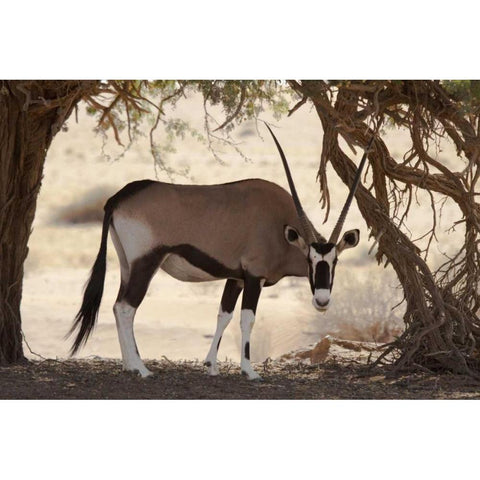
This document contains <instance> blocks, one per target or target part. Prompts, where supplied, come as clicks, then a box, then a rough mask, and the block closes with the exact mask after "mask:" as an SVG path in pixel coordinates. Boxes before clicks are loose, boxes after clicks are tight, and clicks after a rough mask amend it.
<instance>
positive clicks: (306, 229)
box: [264, 122, 318, 244]
mask: <svg viewBox="0 0 480 480" xmlns="http://www.w3.org/2000/svg"><path fill="white" fill-rule="evenodd" d="M264 123H265V122H264ZM265 125H266V127H267V128H268V131H269V132H270V134H271V135H272V137H273V140H274V141H275V145H276V146H277V148H278V152H279V153H280V158H281V159H282V163H283V167H284V168H285V173H286V175H287V180H288V186H289V187H290V192H291V194H292V198H293V203H294V204H295V208H296V209H297V214H298V218H299V220H300V223H301V225H302V228H303V233H304V235H306V240H307V243H308V244H311V243H313V242H318V239H317V236H316V234H315V232H314V231H313V230H312V228H311V226H310V222H309V221H308V219H307V215H306V214H305V212H304V211H303V208H302V204H301V203H300V199H299V198H298V194H297V189H296V188H295V184H294V183H293V178H292V174H291V173H290V168H289V166H288V162H287V159H286V158H285V154H284V153H283V150H282V147H281V146H280V144H279V143H278V140H277V137H275V135H274V134H273V132H272V129H271V128H270V127H269V126H268V124H267V123H265Z"/></svg>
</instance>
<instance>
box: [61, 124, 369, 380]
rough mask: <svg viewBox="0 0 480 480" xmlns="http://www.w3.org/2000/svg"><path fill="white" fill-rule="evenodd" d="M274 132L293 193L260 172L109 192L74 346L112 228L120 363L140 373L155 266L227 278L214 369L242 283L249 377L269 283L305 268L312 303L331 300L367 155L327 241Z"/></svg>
mask: <svg viewBox="0 0 480 480" xmlns="http://www.w3.org/2000/svg"><path fill="white" fill-rule="evenodd" d="M267 127H268V125H267ZM268 128H269V127H268ZM269 130H270V128H269ZM270 133H271V134H272V136H273V139H274V141H275V143H276V145H277V148H278V151H279V153H280V156H281V158H282V162H283V164H284V168H285V171H286V174H287V179H288V183H289V186H290V190H291V194H292V195H290V194H289V193H288V192H287V191H285V190H284V189H283V188H282V187H280V186H278V185H276V184H274V183H271V182H268V181H265V180H261V179H248V180H240V181H237V182H232V183H226V184H221V185H174V184H170V183H163V182H157V181H153V180H141V181H136V182H132V183H129V184H128V185H126V186H125V187H124V188H122V189H121V190H120V191H119V192H117V193H116V194H115V195H113V196H112V197H111V198H110V199H109V200H108V201H107V202H106V204H105V216H104V220H103V230H102V239H101V243H100V250H99V252H98V256H97V259H96V260H95V263H94V265H93V268H92V270H91V274H90V279H89V280H88V283H87V285H86V287H85V292H84V297H83V303H82V306H81V308H80V311H79V312H78V314H77V316H76V317H75V320H74V323H73V326H72V329H71V330H70V333H72V332H73V331H74V330H75V329H77V328H78V334H77V336H76V339H75V341H74V343H73V346H72V349H71V353H72V355H73V354H74V353H75V352H77V350H78V349H79V348H80V347H81V346H82V345H83V344H84V343H85V342H86V341H87V339H88V337H89V335H90V333H91V331H92V329H93V327H94V326H95V323H96V320H97V316H98V310H99V307H100V302H101V298H102V293H103V284H104V279H105V269H106V251H107V236H108V232H110V235H111V238H112V241H113V244H114V246H115V249H116V251H117V255H118V258H119V261H120V270H121V282H120V290H119V292H118V297H117V300H116V302H115V305H114V307H113V311H114V314H115V320H116V325H117V331H118V338H119V341H120V348H121V352H122V359H123V368H124V370H130V371H138V372H139V373H140V375H142V376H143V377H146V376H148V375H150V374H151V373H152V372H150V371H149V370H148V369H147V368H146V367H145V365H144V363H143V361H142V359H141V358H140V355H139V352H138V349H137V346H136V342H135V338H134V333H133V320H134V317H135V312H136V310H137V308H138V307H139V305H140V303H141V302H142V300H143V298H144V296H145V294H146V292H147V288H148V285H149V283H150V280H151V278H152V277H153V275H154V274H155V272H156V271H157V270H158V269H159V268H161V269H162V270H164V271H165V272H167V273H168V274H169V275H171V276H172V277H174V278H176V279H178V280H182V281H186V282H202V281H208V280H221V279H224V280H226V284H225V289H224V291H223V295H222V299H221V303H220V309H219V312H218V318H217V328H216V331H215V335H214V338H213V341H212V344H211V347H210V351H209V352H208V355H207V357H206V360H205V365H206V366H207V367H208V374H209V375H217V374H218V369H217V352H218V348H219V345H220V341H221V339H222V334H223V332H224V330H225V328H226V327H227V325H228V324H229V322H230V320H231V318H232V315H233V310H234V308H235V304H236V302H237V299H238V296H239V295H240V292H241V291H242V290H243V297H242V307H241V308H242V311H241V320H240V327H241V333H242V343H241V370H242V373H243V374H245V375H246V376H247V377H248V378H249V379H257V378H260V377H259V375H258V374H257V373H256V372H255V371H254V370H253V368H252V366H251V364H250V333H251V330H252V327H253V324H254V322H255V312H256V308H257V303H258V299H259V296H260V292H261V290H262V288H263V287H264V286H266V287H268V286H270V285H274V284H275V283H277V282H278V281H279V280H281V279H282V278H283V277H286V276H297V277H308V279H309V281H310V287H311V290H312V294H313V300H312V302H313V306H314V307H315V308H316V309H317V310H320V311H325V310H326V309H327V308H328V305H329V302H330V294H331V291H332V285H333V278H334V273H335V265H336V263H337V258H338V255H339V254H340V253H342V252H343V250H345V249H347V248H351V247H355V246H356V245H357V244H358V241H359V230H349V231H347V232H345V233H344V234H343V236H342V238H341V239H340V240H339V237H340V232H341V229H342V227H343V222H344V220H345V216H346V213H347V211H348V208H349V206H350V203H351V201H352V198H353V193H354V190H355V188H356V185H357V184H358V179H359V177H360V175H359V174H360V170H361V166H362V165H363V163H364V161H365V157H366V155H364V158H363V159H362V163H361V166H360V167H359V169H358V171H357V177H358V178H356V181H355V182H354V186H353V187H352V190H351V191H350V195H349V198H348V199H347V202H346V203H345V206H344V208H343V210H342V214H341V215H340V218H339V221H338V222H337V225H336V226H335V228H334V230H333V233H332V235H331V236H330V238H329V240H328V241H327V240H326V239H325V238H324V237H323V236H322V235H320V234H319V233H318V232H317V231H316V230H315V229H314V228H313V226H312V224H311V223H310V221H309V219H308V218H307V216H306V214H305V212H304V211H303V208H302V206H301V204H300V201H299V198H298V195H297V192H296V190H295V186H294V184H293V180H292V177H291V174H290V170H289V168H288V164H287V161H286V158H285V155H284V153H283V151H282V148H281V147H280V145H279V143H278V141H277V139H276V138H275V136H274V134H273V132H272V131H271V130H270Z"/></svg>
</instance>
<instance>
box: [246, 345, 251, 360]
mask: <svg viewBox="0 0 480 480" xmlns="http://www.w3.org/2000/svg"><path fill="white" fill-rule="evenodd" d="M245 358H246V359H247V360H250V342H247V343H246V344H245Z"/></svg>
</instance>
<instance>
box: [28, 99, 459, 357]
mask: <svg viewBox="0 0 480 480" xmlns="http://www.w3.org/2000/svg"><path fill="white" fill-rule="evenodd" d="M201 107H202V105H201V102H199V99H198V98H194V99H190V100H186V101H184V102H183V103H182V104H180V105H179V106H178V108H177V109H176V110H175V111H174V112H171V115H173V116H176V117H179V118H182V119H184V120H187V121H189V122H190V123H191V124H192V125H193V126H195V127H197V128H198V129H201V128H202V123H203V112H202V108H201ZM263 118H264V119H265V120H271V121H273V118H272V117H271V116H270V115H269V114H265V115H264V116H263ZM220 120H221V117H220ZM274 123H275V124H276V125H278V126H279V127H280V128H278V129H277V130H276V134H277V137H278V138H279V140H280V142H281V143H282V146H283V148H284V150H285V152H286V154H287V158H289V159H290V162H291V168H292V170H293V175H294V178H295V180H296V183H297V188H298V190H299V194H300V197H301V199H302V201H303V204H304V208H305V210H306V211H307V213H308V215H309V216H310V218H311V219H312V221H313V222H314V223H315V224H316V225H317V228H318V229H319V230H320V231H321V232H325V233H324V234H325V235H328V234H329V232H330V230H331V228H332V226H333V224H334V222H335V221H336V218H337V215H338V213H339V211H340V209H341V207H342V205H343V202H344V200H345V198H346V195H347V190H346V188H345V187H344V186H343V184H341V183H340V182H339V181H338V179H337V178H336V177H335V175H334V174H333V175H331V181H330V188H331V193H332V197H333V199H334V200H333V201H332V212H331V216H330V219H329V221H328V223H327V224H326V225H323V226H322V221H323V212H322V210H321V209H320V206H319V204H318V198H319V189H318V184H317V183H316V171H317V166H318V160H319V156H320V150H321V138H322V137H321V127H320V122H319V120H318V118H317V117H316V115H315V113H314V112H312V111H311V110H310V109H309V108H308V107H304V108H302V109H300V110H299V111H298V112H296V113H295V114H294V115H293V116H292V117H290V118H285V119H282V120H281V121H278V122H275V121H274ZM94 125H95V123H94V120H93V119H92V118H91V117H88V116H87V115H86V114H84V113H83V109H82V108H80V111H79V122H78V123H76V122H75V119H74V118H73V117H72V118H71V119H70V120H69V121H68V131H67V132H61V133H59V134H58V135H57V137H56V138H55V140H54V142H53V144H52V146H51V148H50V150H49V153H48V157H47V162H46V167H45V172H44V181H43V186H42V189H41V192H40V196H39V199H38V209H37V215H36V219H35V222H34V230H33V234H32V237H31V241H30V253H29V257H28V259H27V262H26V271H25V281H24V295H23V303H22V316H23V330H24V333H25V336H26V339H27V341H28V345H29V347H26V348H25V350H26V353H27V355H28V356H30V357H33V358H35V356H34V355H32V354H30V353H29V349H31V350H32V351H33V352H35V353H38V354H40V355H42V356H43V357H46V358H63V357H65V356H66V355H67V352H68V349H69V347H70V341H65V340H64V336H65V334H66V332H67V331H68V329H69V327H70V325H71V322H72V319H73V318H74V316H75V314H76V312H77V310H78V308H79V306H80V302H81V296H82V288H83V285H84V283H85V281H86V279H87V277H88V273H89V270H90V268H91V266H92V264H93V261H94V259H95V256H96V254H97V251H98V246H99V240H100V230H101V226H100V224H99V223H89V224H75V225H72V224H66V223H62V222H60V221H58V217H59V216H60V215H61V214H62V212H63V210H64V209H65V207H68V206H71V205H76V204H81V203H82V202H85V201H86V202H88V201H89V199H91V198H93V197H95V198H97V197H98V198H100V199H101V201H102V202H103V201H104V199H106V198H107V197H108V196H109V195H110V194H112V193H113V192H115V191H116V190H118V189H119V188H121V187H122V186H123V185H125V184H126V183H128V182H130V181H133V180H137V179H142V178H153V179H155V178H158V179H159V180H162V181H169V180H170V179H169V177H168V176H167V175H166V174H165V172H162V171H160V172H158V171H156V170H155V168H154V163H153V159H152V157H151V154H150V152H149V149H148V143H147V141H146V138H142V139H140V141H139V142H138V143H136V144H134V145H133V146H132V147H131V148H130V149H129V150H128V151H127V152H126V153H125V154H124V155H123V156H122V157H121V158H120V159H118V160H115V159H114V157H115V156H116V155H117V154H118V153H119V152H120V151H121V150H120V149H119V148H118V147H117V146H116V145H115V144H114V142H113V141H111V140H109V141H108V142H107V144H106V146H105V151H106V154H107V156H105V155H104V154H102V137H100V136H98V135H96V134H95V133H94V132H93V128H94ZM234 134H235V137H234V138H235V139H236V140H237V141H239V142H240V144H239V147H240V149H241V150H242V152H243V153H244V154H245V155H246V156H247V157H248V158H249V159H250V160H245V159H244V158H242V157H241V156H240V155H239V154H238V153H237V152H236V151H235V150H234V149H232V148H227V147H223V146H219V147H218V152H219V154H220V156H221V158H222V160H223V164H221V163H219V162H218V161H217V160H215V159H214V158H213V157H212V155H211V153H210V152H209V151H208V149H207V147H206V145H204V144H202V143H200V142H198V141H197V140H195V139H192V138H190V137H189V136H187V137H185V139H183V140H181V139H179V140H178V141H177V142H176V149H177V151H176V152H175V153H172V154H169V156H168V163H169V164H170V165H172V166H173V167H174V168H184V167H190V173H189V175H188V176H187V177H185V176H179V175H177V176H174V181H175V182H177V183H223V182H228V181H233V180H238V179H243V178H252V177H254V178H255V177H257V178H264V179H267V180H271V181H274V182H277V183H279V184H280V185H282V186H284V187H285V188H287V183H286V180H285V174H284V171H283V169H282V166H281V162H280V159H279V158H278V154H277V152H276V149H275V147H274V145H273V142H272V140H271V139H270V137H269V136H268V134H267V132H265V131H264V130H261V134H262V136H263V139H262V138H261V137H260V136H259V135H258V133H257V131H256V129H255V125H254V124H253V123H245V124H243V125H242V126H241V127H239V128H238V129H237V130H236V131H235V133H234ZM388 136H389V145H390V148H391V153H392V155H394V156H400V157H401V156H402V155H403V153H404V152H405V151H406V150H407V148H408V137H407V135H406V134H405V132H398V131H390V132H389V133H388ZM158 140H160V141H161V134H158ZM359 155H361V152H359ZM439 155H440V156H441V158H442V159H443V160H444V161H446V162H449V161H452V159H453V155H452V151H451V150H449V149H448V148H446V149H444V150H443V151H442V152H440V154H439ZM108 156H109V157H110V158H108ZM419 202H420V204H419V205H418V206H417V207H416V209H415V214H414V215H411V218H410V220H411V221H410V223H409V227H410V229H411V230H412V234H413V235H414V236H415V235H416V234H421V233H424V232H425V225H426V222H428V219H429V217H427V214H428V210H426V209H425V208H424V206H422V205H423V204H422V198H421V196H419ZM426 205H429V201H428V200H427V202H426ZM454 213H455V211H454V209H451V208H449V207H448V206H447V207H445V209H444V212H443V217H442V221H443V222H444V224H445V225H448V224H449V222H450V221H451V218H453V214H454ZM350 228H360V231H361V241H360V244H359V246H358V247H357V248H356V249H354V250H349V251H347V252H345V254H344V256H343V257H342V259H341V262H340V263H339V266H338V268H337V274H336V283H335V288H334V299H333V300H334V303H333V305H332V307H331V309H330V310H329V312H328V313H327V314H325V315H321V314H319V313H317V312H316V311H315V310H314V309H313V308H312V307H311V305H310V298H309V296H310V294H309V288H308V282H307V280H306V279H284V280H282V281H281V282H280V283H279V284H277V285H276V286H274V287H271V288H269V289H266V290H265V291H264V292H263V293H262V297H261V300H260V306H259V309H258V315H257V322H256V324H255V329H254V333H253V337H252V360H253V361H256V362H261V361H264V360H265V359H266V358H267V357H276V356H279V355H281V354H282V353H284V352H286V351H289V350H293V349H295V348H301V347H302V346H304V345H306V344H309V343H312V342H315V341H317V340H318V338H319V337H320V336H322V335H324V334H327V333H333V334H337V335H338V334H340V335H341V332H339V331H338V329H339V327H338V326H339V325H344V326H345V325H346V324H348V325H350V326H353V329H354V330H355V331H358V330H362V328H364V327H365V326H368V325H371V324H375V323H376V322H378V321H380V322H384V321H388V322H392V323H391V324H392V325H397V327H398V325H399V322H400V320H399V319H400V318H401V309H399V310H397V311H396V312H394V313H393V314H392V313H391V312H390V310H389V309H390V307H391V306H393V305H394V304H395V303H396V301H397V299H398V298H399V292H398V290H395V286H396V281H395V278H394V276H393V275H392V272H391V271H390V270H388V269H386V270H384V269H383V268H381V267H377V266H376V262H375V260H374V258H373V256H368V250H369V249H370V247H371V245H372V240H368V231H367V229H366V227H365V224H364V222H363V220H362V219H361V216H360V214H359V212H358V210H357V207H356V205H353V207H352V209H351V212H350V214H349V217H348V219H347V222H346V225H345V229H350ZM440 238H441V239H442V238H445V240H444V241H443V245H442V249H444V250H448V249H449V248H451V246H450V245H452V241H453V240H454V238H453V237H451V236H445V237H442V236H441V237H440ZM435 253H436V252H434V257H433V258H434V259H435ZM118 284H119V272H118V262H117V259H116V255H115V252H114V249H113V246H112V244H111V243H110V242H109V251H108V267H107V277H106V284H105V293H104V297H103V302H102V306H101V309H100V315H99V323H98V326H97V328H96V330H95V332H94V334H93V335H92V337H91V339H90V340H89V343H88V344H87V346H86V347H85V348H84V349H83V350H82V351H81V352H80V354H79V356H80V357H84V356H91V355H99V356H102V357H107V358H119V357H120V349H119V345H118V341H117V337H116V330H115V326H114V318H113V313H112V306H113V302H114V299H115V297H116V293H117V289H118ZM222 288H223V283H222V282H213V283H204V284H188V283H181V282H178V281H177V280H174V279H173V278H171V277H169V276H168V275H167V274H165V273H164V272H160V273H159V274H157V276H156V277H155V278H154V280H153V281H152V284H151V286H150V289H149V292H148V294H147V297H146V299H145V300H144V302H143V304H142V305H141V307H140V309H139V311H138V313H137V317H136V320H135V332H136V338H137V343H138V345H139V349H140V352H141V355H142V357H143V358H146V359H159V358H162V356H166V357H167V358H169V359H176V360H178V359H188V360H195V359H200V360H202V359H203V358H204V356H205V355H206V353H207V351H208V348H209V343H210V341H211V336H212V334H213V332H214V329H215V324H216V313H217V310H218V304H219V301H220V296H221V292H222ZM238 321H239V316H238V314H237V315H236V316H235V317H234V320H233V322H232V325H230V327H229V328H228V329H227V331H226V332H225V335H224V337H223V340H222V345H221V348H220V352H219V358H220V359H222V360H224V359H227V358H228V359H233V360H234V361H238V360H239V345H240V330H239V326H238ZM342 328H343V327H342ZM363 340H376V339H375V338H363Z"/></svg>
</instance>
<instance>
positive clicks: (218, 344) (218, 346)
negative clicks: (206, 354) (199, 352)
mask: <svg viewBox="0 0 480 480" xmlns="http://www.w3.org/2000/svg"><path fill="white" fill-rule="evenodd" d="M221 341H222V337H220V338H219V339H218V343H217V352H218V349H219V348H220V342H221Z"/></svg>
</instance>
